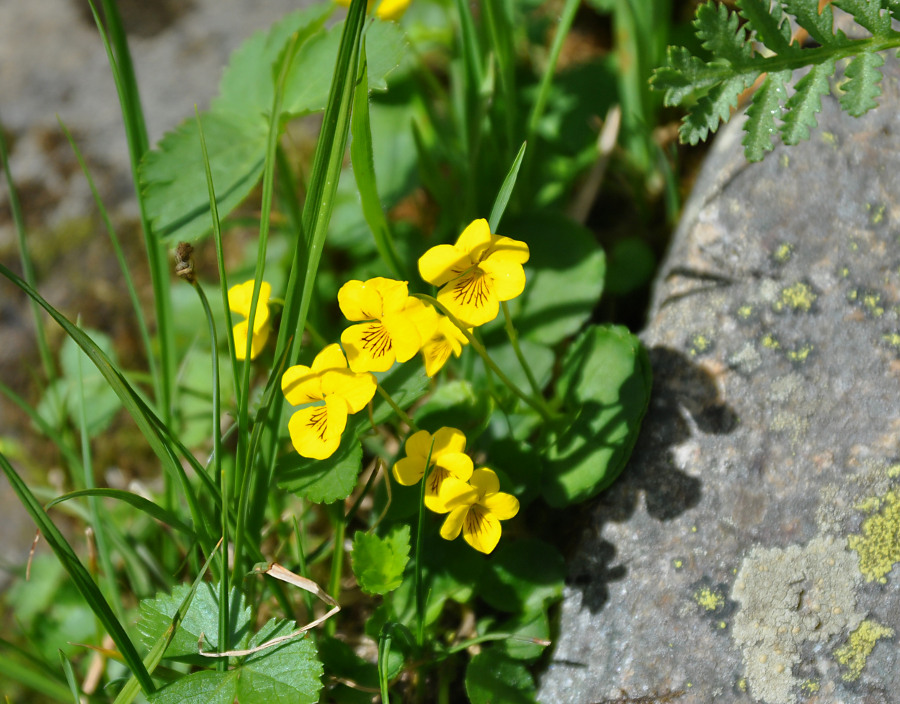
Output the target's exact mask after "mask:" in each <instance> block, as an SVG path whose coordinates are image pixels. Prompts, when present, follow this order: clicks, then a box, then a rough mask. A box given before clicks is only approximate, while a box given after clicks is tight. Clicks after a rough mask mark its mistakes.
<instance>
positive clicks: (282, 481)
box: [275, 421, 368, 504]
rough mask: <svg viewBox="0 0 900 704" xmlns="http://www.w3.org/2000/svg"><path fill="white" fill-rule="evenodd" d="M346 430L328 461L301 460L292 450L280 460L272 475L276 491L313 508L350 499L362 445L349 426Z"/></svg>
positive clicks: (360, 468) (357, 472)
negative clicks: (311, 504)
mask: <svg viewBox="0 0 900 704" xmlns="http://www.w3.org/2000/svg"><path fill="white" fill-rule="evenodd" d="M366 422H368V421H366ZM348 426H349V427H348V428H347V429H346V430H345V431H344V435H343V437H342V438H341V444H340V445H339V446H338V449H337V450H335V453H334V454H333V455H332V456H331V457H329V458H327V459H324V460H313V459H309V458H307V457H301V456H300V455H298V454H297V453H296V452H294V451H293V450H292V451H291V452H289V453H288V454H287V455H285V456H284V457H282V458H281V459H280V460H279V462H278V469H277V471H276V475H275V476H276V480H277V482H278V487H279V488H280V489H285V490H286V491H290V492H291V493H293V494H296V495H297V496H300V497H301V498H304V499H306V500H307V501H312V502H313V503H316V504H330V503H334V502H335V501H340V500H342V499H346V498H347V497H348V496H350V492H352V491H353V487H355V486H356V478H357V477H358V476H359V473H360V471H361V470H362V445H360V444H359V440H358V439H357V438H356V433H355V432H354V431H353V426H352V424H348Z"/></svg>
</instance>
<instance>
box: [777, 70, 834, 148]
mask: <svg viewBox="0 0 900 704" xmlns="http://www.w3.org/2000/svg"><path fill="white" fill-rule="evenodd" d="M833 74H834V59H829V60H828V61H825V62H823V63H821V64H814V65H813V67H812V68H811V69H810V71H809V73H807V74H806V75H805V76H804V77H803V78H801V79H800V80H799V81H798V82H797V85H796V86H795V92H794V94H793V95H792V96H791V97H790V98H789V99H788V101H787V103H785V106H784V107H785V115H784V124H783V125H782V126H781V139H782V140H783V141H784V143H785V144H797V143H799V142H802V141H803V140H804V139H809V131H810V130H811V129H813V128H815V127H818V125H819V122H818V120H817V119H816V113H818V112H819V111H820V110H821V109H822V96H823V95H825V94H826V93H827V92H828V90H829V87H830V86H829V82H828V79H829V78H830V77H831V76H832V75H833Z"/></svg>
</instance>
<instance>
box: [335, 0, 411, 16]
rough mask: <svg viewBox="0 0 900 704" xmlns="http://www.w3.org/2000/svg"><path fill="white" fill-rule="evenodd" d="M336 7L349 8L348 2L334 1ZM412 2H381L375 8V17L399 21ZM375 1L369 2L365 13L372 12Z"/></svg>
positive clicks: (386, 0)
mask: <svg viewBox="0 0 900 704" xmlns="http://www.w3.org/2000/svg"><path fill="white" fill-rule="evenodd" d="M334 1H335V2H336V3H337V4H338V5H343V6H344V7H350V0H334ZM411 1H412V0H381V2H380V3H378V7H377V8H375V16H376V17H377V18H378V19H380V20H399V19H400V18H401V17H402V16H403V13H404V12H406V9H407V8H408V7H409V4H410V2H411ZM374 4H375V0H369V2H368V5H367V6H366V12H371V11H372V5H374Z"/></svg>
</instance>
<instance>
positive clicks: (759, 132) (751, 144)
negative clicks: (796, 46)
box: [741, 71, 791, 161]
mask: <svg viewBox="0 0 900 704" xmlns="http://www.w3.org/2000/svg"><path fill="white" fill-rule="evenodd" d="M790 77H791V72H790V71H778V72H776V73H770V74H768V75H767V76H766V79H765V80H764V81H763V82H762V85H761V86H760V87H759V88H758V89H757V90H756V92H755V93H754V94H753V102H751V103H750V107H749V108H747V121H746V122H745V123H744V131H745V132H746V134H745V135H744V139H743V141H742V142H741V143H742V144H743V145H744V154H745V155H746V157H747V161H759V160H761V159H762V158H763V157H764V156H765V155H766V152H770V151H772V149H773V148H774V144H773V143H772V137H774V136H775V135H776V134H778V126H777V125H776V124H775V117H776V116H778V115H780V114H781V111H782V107H781V106H782V104H783V103H784V101H785V98H787V93H786V91H785V90H784V82H785V81H786V80H788V79H790Z"/></svg>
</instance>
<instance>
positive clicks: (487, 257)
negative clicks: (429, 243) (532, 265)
mask: <svg viewBox="0 0 900 704" xmlns="http://www.w3.org/2000/svg"><path fill="white" fill-rule="evenodd" d="M528 256H529V251H528V245H527V244H525V243H524V242H519V241H518V240H513V239H510V238H509V237H501V236H500V235H492V234H491V228H490V226H489V225H488V222H487V220H485V219H484V218H481V219H479V220H474V221H472V223H470V224H469V226H468V227H467V228H466V229H465V230H463V233H462V234H461V235H460V236H459V239H458V240H457V241H456V244H441V245H438V246H437V247H432V248H431V249H429V250H428V251H427V252H425V254H423V255H422V256H421V257H420V258H419V274H421V276H422V278H423V279H425V281H427V282H429V283H431V284H434V285H435V286H443V288H442V289H441V290H440V292H439V293H438V296H437V299H438V301H440V302H441V303H442V304H443V305H444V306H446V307H447V309H448V310H449V311H450V312H451V313H453V315H455V316H456V317H457V318H459V320H460V321H462V322H463V323H465V324H466V325H468V326H470V327H477V326H479V325H484V324H485V323H489V322H490V321H492V320H493V319H494V318H496V317H497V313H499V312H500V301H508V300H510V299H513V298H515V297H516V296H518V295H519V294H520V293H522V291H523V290H524V289H525V271H524V270H523V269H522V265H523V264H524V263H525V262H527V261H528Z"/></svg>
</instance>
